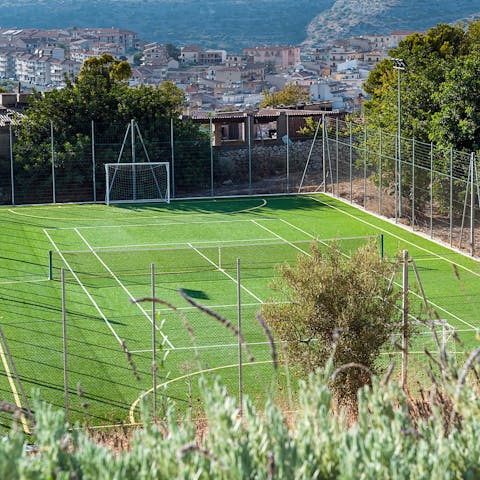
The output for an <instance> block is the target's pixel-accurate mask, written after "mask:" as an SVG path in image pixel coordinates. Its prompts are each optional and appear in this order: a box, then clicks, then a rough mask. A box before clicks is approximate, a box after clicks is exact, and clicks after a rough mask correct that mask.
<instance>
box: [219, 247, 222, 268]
mask: <svg viewBox="0 0 480 480" xmlns="http://www.w3.org/2000/svg"><path fill="white" fill-rule="evenodd" d="M218 269H219V270H221V269H222V246H221V245H219V246H218Z"/></svg>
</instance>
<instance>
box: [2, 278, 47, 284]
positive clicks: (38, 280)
mask: <svg viewBox="0 0 480 480" xmlns="http://www.w3.org/2000/svg"><path fill="white" fill-rule="evenodd" d="M49 281H50V280H49V279H48V278H37V279H35V280H7V281H5V282H3V281H2V282H0V285H14V284H18V283H40V282H49Z"/></svg>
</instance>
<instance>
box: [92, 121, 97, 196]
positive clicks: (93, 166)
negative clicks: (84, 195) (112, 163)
mask: <svg viewBox="0 0 480 480" xmlns="http://www.w3.org/2000/svg"><path fill="white" fill-rule="evenodd" d="M92 180H93V202H94V203H97V180H96V172H95V122H94V121H93V120H92Z"/></svg>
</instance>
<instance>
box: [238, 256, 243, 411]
mask: <svg viewBox="0 0 480 480" xmlns="http://www.w3.org/2000/svg"><path fill="white" fill-rule="evenodd" d="M241 292H242V288H241V283H240V258H237V322H238V323H237V328H238V401H239V404H240V418H243V359H242V297H241Z"/></svg>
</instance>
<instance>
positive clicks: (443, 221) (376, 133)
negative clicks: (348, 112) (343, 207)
mask: <svg viewBox="0 0 480 480" xmlns="http://www.w3.org/2000/svg"><path fill="white" fill-rule="evenodd" d="M317 142H322V145H323V151H324V157H323V165H324V169H325V174H324V182H325V183H324V185H323V186H324V188H323V189H322V191H323V190H324V191H326V192H329V193H331V194H332V195H334V196H336V197H339V198H343V199H345V200H348V201H350V202H352V203H355V204H357V205H360V206H362V207H364V208H365V209H366V210H368V211H371V212H373V213H377V214H379V215H382V216H385V217H387V218H390V219H394V220H395V221H396V222H397V223H401V224H404V225H408V226H410V227H411V228H412V229H413V230H417V231H420V232H423V233H424V234H426V235H428V236H429V237H430V238H432V239H435V240H439V241H442V242H445V243H447V244H449V245H450V246H453V247H456V248H460V249H464V250H467V251H468V252H469V253H471V254H472V255H475V254H476V252H478V248H479V247H480V245H479V239H478V236H477V235H476V234H475V233H476V230H477V229H478V227H479V218H478V215H477V213H478V208H479V203H480V191H479V182H478V175H477V167H478V159H477V156H476V154H475V153H473V152H472V153H466V152H459V151H455V150H453V149H442V148H439V147H437V146H436V145H434V144H431V143H424V142H420V141H418V140H415V139H407V138H401V142H400V148H399V142H398V136H396V135H392V134H390V133H386V132H382V131H380V130H375V129H370V128H369V127H368V126H366V125H358V124H352V123H348V122H342V121H338V120H337V121H335V122H326V123H325V125H324V128H323V135H322V138H321V139H319V140H317Z"/></svg>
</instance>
